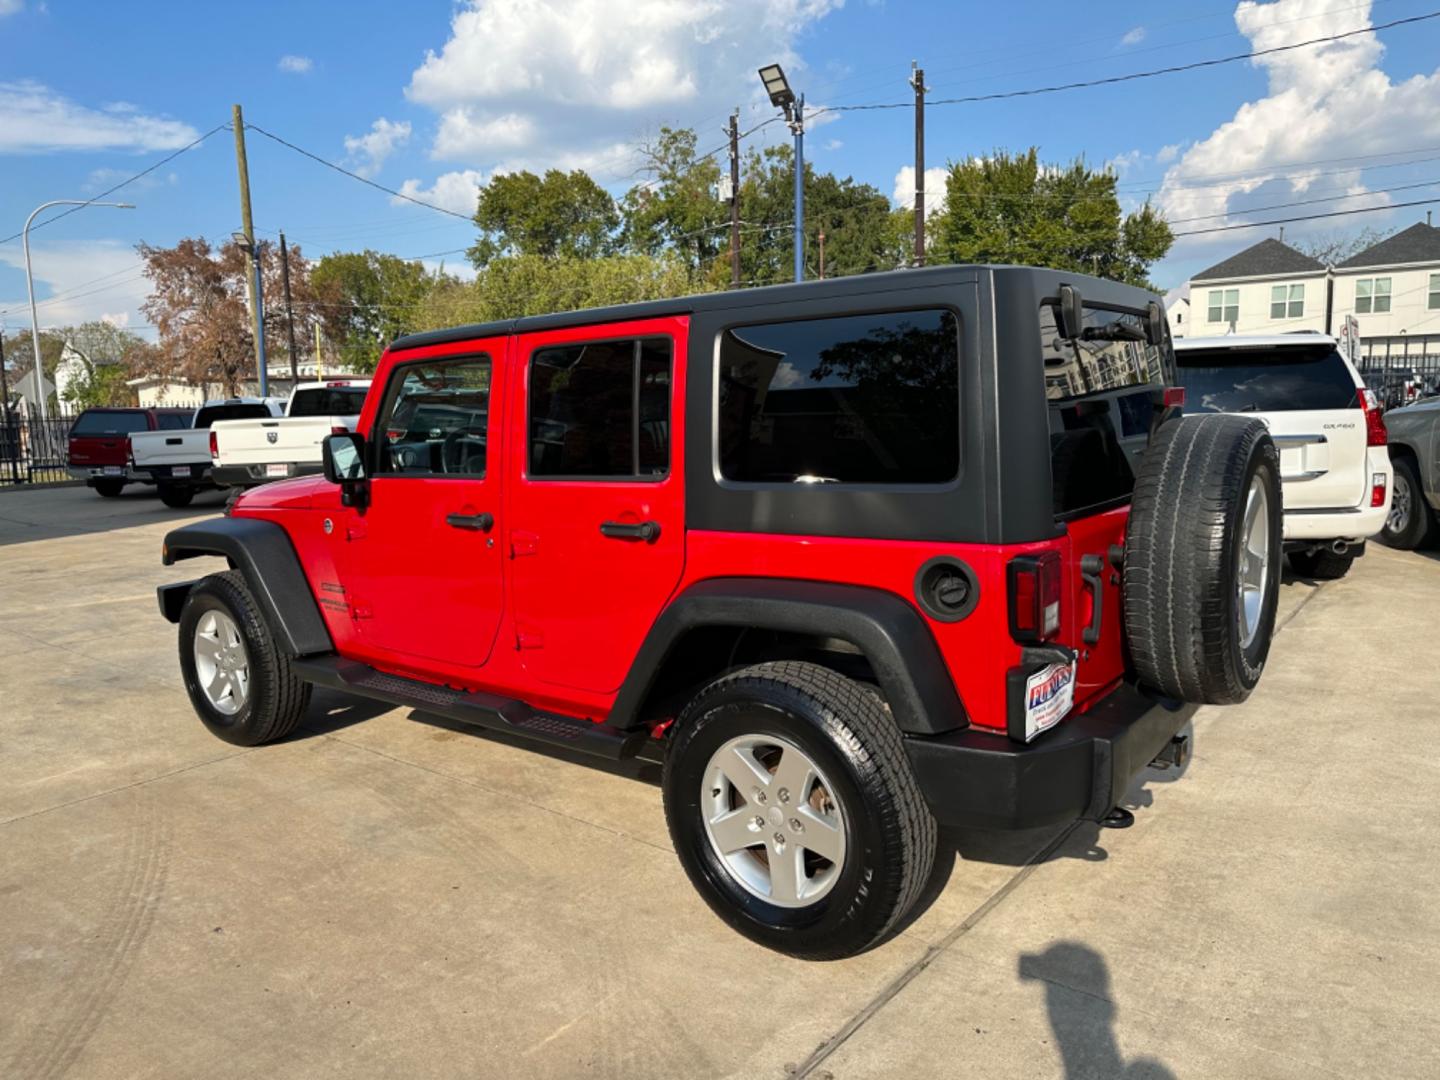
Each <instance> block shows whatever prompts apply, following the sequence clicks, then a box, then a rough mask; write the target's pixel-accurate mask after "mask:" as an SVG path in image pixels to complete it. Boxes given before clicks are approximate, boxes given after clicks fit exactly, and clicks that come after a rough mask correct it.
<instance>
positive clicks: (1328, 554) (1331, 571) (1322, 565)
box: [1290, 549, 1355, 581]
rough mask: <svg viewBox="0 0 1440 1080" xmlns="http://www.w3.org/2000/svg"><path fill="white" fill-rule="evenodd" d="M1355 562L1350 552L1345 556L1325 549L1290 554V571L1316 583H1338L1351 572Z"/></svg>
mask: <svg viewBox="0 0 1440 1080" xmlns="http://www.w3.org/2000/svg"><path fill="white" fill-rule="evenodd" d="M1354 562H1355V556H1354V555H1352V554H1351V553H1350V552H1348V551H1347V552H1346V553H1345V554H1344V555H1336V554H1335V552H1333V551H1325V550H1323V549H1320V550H1316V551H1292V552H1290V569H1291V570H1294V571H1295V573H1297V574H1299V575H1300V576H1301V577H1305V578H1313V579H1314V580H1316V581H1337V580H1339V579H1340V578H1342V577H1344V576H1345V575H1346V574H1348V573H1349V572H1350V567H1351V565H1352V564H1353V563H1354Z"/></svg>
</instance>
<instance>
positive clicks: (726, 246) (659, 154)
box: [620, 127, 730, 272]
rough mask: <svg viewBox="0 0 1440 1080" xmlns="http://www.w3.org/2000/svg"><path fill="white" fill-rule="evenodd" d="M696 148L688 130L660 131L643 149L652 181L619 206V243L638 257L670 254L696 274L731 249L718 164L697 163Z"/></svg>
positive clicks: (727, 209)
mask: <svg viewBox="0 0 1440 1080" xmlns="http://www.w3.org/2000/svg"><path fill="white" fill-rule="evenodd" d="M695 144H696V136H695V132H694V131H692V130H690V129H689V128H679V129H676V128H668V127H662V128H661V129H660V136H659V138H657V139H656V140H655V141H654V142H652V143H646V144H643V145H642V146H641V147H640V153H641V156H642V157H643V158H644V161H645V165H644V166H643V168H644V171H645V172H648V173H650V175H651V180H650V181H648V182H646V183H643V184H637V185H636V186H635V187H633V188H631V189H630V190H629V191H628V192H626V193H625V198H624V199H623V200H622V201H621V204H620V209H621V215H622V217H623V220H624V225H623V227H622V229H621V233H620V243H621V246H622V247H623V248H624V250H626V251H628V252H632V253H634V254H638V255H658V254H660V253H661V252H662V251H670V252H672V253H674V254H675V255H677V256H678V257H680V258H681V259H683V260H684V261H685V262H686V263H687V264H688V265H689V266H690V268H691V269H692V270H695V271H697V272H698V271H702V270H703V269H705V268H706V267H708V266H709V265H710V264H711V263H712V262H714V261H715V260H716V259H717V258H719V257H720V256H721V255H723V254H725V253H727V252H729V250H730V234H729V232H728V230H727V226H728V224H729V222H730V204H729V203H728V202H721V201H720V200H719V199H717V198H716V185H717V184H718V183H719V182H720V163H719V162H718V161H717V160H716V159H715V158H714V157H707V158H703V159H697V158H696V150H695Z"/></svg>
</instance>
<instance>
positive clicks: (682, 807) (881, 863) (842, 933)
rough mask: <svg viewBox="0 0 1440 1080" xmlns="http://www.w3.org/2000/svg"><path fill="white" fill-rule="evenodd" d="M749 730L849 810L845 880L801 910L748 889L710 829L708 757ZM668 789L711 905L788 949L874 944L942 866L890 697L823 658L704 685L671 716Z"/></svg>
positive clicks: (674, 836) (690, 862) (811, 953)
mask: <svg viewBox="0 0 1440 1080" xmlns="http://www.w3.org/2000/svg"><path fill="white" fill-rule="evenodd" d="M753 734H759V735H779V736H783V737H784V738H785V739H787V740H789V741H790V742H791V743H793V744H795V745H796V746H798V747H799V748H800V749H801V750H802V751H803V752H804V753H805V754H806V755H808V756H809V757H810V758H811V759H812V760H813V761H814V762H815V763H816V764H817V765H818V766H819V767H820V769H821V771H822V772H823V773H824V774H825V775H826V776H827V777H828V778H829V780H830V782H831V784H832V785H833V787H834V788H835V790H834V791H832V793H831V794H832V796H833V797H834V798H835V799H836V800H837V801H838V803H839V806H840V808H841V811H842V815H843V818H844V821H845V827H846V854H845V858H844V863H843V865H842V867H841V870H840V874H839V877H838V878H837V879H836V881H835V884H834V886H833V887H832V888H831V890H830V891H829V892H828V893H826V894H825V895H824V896H822V897H821V898H820V899H819V900H817V901H816V902H815V903H813V904H810V905H808V906H805V907H791V908H786V907H777V906H775V905H774V904H771V903H768V902H766V901H765V900H763V899H761V898H760V897H758V896H756V895H754V894H752V893H750V892H748V891H746V890H745V889H744V888H743V887H742V886H741V885H740V884H739V883H737V882H736V881H735V879H734V878H733V876H732V875H731V873H730V871H729V870H728V869H727V868H726V867H725V865H724V863H723V862H722V861H721V860H720V858H719V856H718V855H716V853H715V850H714V848H713V847H712V845H711V844H710V842H709V839H708V837H707V835H706V831H705V823H704V820H703V818H702V813H703V811H702V806H701V792H702V786H703V784H704V777H705V770H706V768H707V766H708V764H709V762H710V759H711V756H712V755H713V754H714V753H715V751H716V750H717V749H718V748H719V747H721V746H723V745H724V744H725V743H726V742H727V741H728V740H730V739H732V738H735V737H737V736H741V735H753ZM663 788H664V798H665V817H666V821H667V823H668V824H669V827H670V838H671V840H672V842H673V843H674V845H675V851H676V853H677V854H678V855H679V856H680V862H681V864H682V865H683V866H684V868H685V872H686V874H688V875H689V877H690V881H691V883H692V884H694V886H695V888H696V890H697V891H698V892H699V893H700V895H701V896H702V897H704V899H705V902H706V903H708V904H709V905H710V907H711V908H712V909H713V910H714V911H715V913H716V914H717V915H719V916H720V918H722V919H724V920H725V921H726V922H727V923H729V924H730V926H732V927H734V928H735V929H736V930H738V931H739V932H740V933H742V934H744V935H745V936H746V937H748V938H750V939H752V940H753V941H757V942H759V943H760V944H762V945H766V946H768V947H770V948H772V949H776V950H778V951H780V952H783V953H788V954H789V955H791V956H796V957H801V958H804V959H811V960H830V959H838V958H841V957H845V956H851V955H854V954H855V953H858V952H862V951H863V950H865V949H867V948H869V947H870V946H872V945H874V944H875V943H876V942H877V941H879V940H881V939H882V938H884V937H885V936H886V935H887V934H888V933H889V932H890V931H891V930H892V929H893V928H894V927H895V926H896V924H897V923H899V922H900V920H901V919H903V918H904V917H905V915H906V913H907V912H908V911H909V910H910V908H911V907H912V906H913V905H914V903H915V901H916V899H917V898H918V897H919V895H920V893H921V890H922V889H923V888H924V886H925V883H926V881H927V880H928V878H929V876H930V871H931V867H932V865H933V863H934V859H935V844H936V839H935V837H936V833H935V819H934V818H933V817H932V816H931V814H930V809H929V807H928V806H927V805H926V803H925V799H924V796H923V795H921V793H920V789H919V786H918V785H917V783H916V781H915V775H914V773H913V772H912V770H911V768H910V762H909V759H908V757H907V756H906V753H905V747H904V740H903V738H902V736H901V734H900V730H899V728H898V727H896V725H895V721H894V719H893V718H892V717H891V715H890V711H889V709H888V708H887V707H886V705H885V703H884V699H883V698H882V697H881V696H880V695H879V694H878V693H876V692H875V691H874V690H873V689H872V688H869V687H865V686H863V685H862V684H860V683H857V682H855V681H853V680H851V679H847V678H846V677H844V676H843V675H840V674H838V673H836V672H834V671H831V670H830V669H829V668H825V667H821V666H820V665H818V664H809V663H801V662H798V661H785V662H775V663H765V664H757V665H755V666H753V667H747V668H743V669H741V670H739V671H736V672H733V673H731V674H729V675H726V676H724V677H722V678H720V679H717V680H716V681H715V682H713V683H711V684H710V685H709V686H707V687H706V688H705V689H704V690H702V691H701V692H700V693H699V694H698V695H697V696H696V697H695V699H694V700H693V701H691V702H690V704H689V705H688V706H686V708H685V709H684V711H683V712H682V713H681V715H680V717H679V719H678V720H677V721H676V723H675V728H674V731H673V733H672V735H671V740H670V746H669V748H668V752H667V755H666V758H665V769H664V780H663Z"/></svg>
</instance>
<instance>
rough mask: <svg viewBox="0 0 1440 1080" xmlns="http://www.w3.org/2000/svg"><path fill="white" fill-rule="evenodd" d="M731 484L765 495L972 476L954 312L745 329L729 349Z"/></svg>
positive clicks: (727, 464)
mask: <svg viewBox="0 0 1440 1080" xmlns="http://www.w3.org/2000/svg"><path fill="white" fill-rule="evenodd" d="M719 443H720V472H721V475H722V476H724V477H725V478H726V479H727V480H738V481H746V482H755V483H771V482H773V483H804V484H815V483H854V484H942V483H946V482H947V481H950V480H953V479H955V477H956V476H958V475H959V472H960V338H959V324H958V322H957V320H956V318H955V316H954V315H953V314H952V313H950V312H949V311H943V310H936V311H903V312H884V313H879V314H874V315H847V316H841V317H838V318H830V319H806V320H801V321H796V322H784V323H767V324H763V325H757V326H741V327H734V328H732V329H730V330H727V331H725V333H724V335H723V336H722V337H721V341H720V400H719Z"/></svg>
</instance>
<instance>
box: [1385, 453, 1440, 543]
mask: <svg viewBox="0 0 1440 1080" xmlns="http://www.w3.org/2000/svg"><path fill="white" fill-rule="evenodd" d="M1394 465H1395V480H1394V483H1395V490H1394V491H1392V492H1391V493H1390V514H1389V516H1388V517H1386V519H1385V528H1383V529H1382V530H1381V531H1380V540H1381V541H1382V542H1383V543H1385V544H1388V545H1389V546H1390V547H1393V548H1401V549H1403V550H1405V551H1413V550H1414V549H1415V548H1417V547H1420V546H1421V545H1423V544H1426V543H1429V542H1430V541H1432V540H1433V539H1434V538H1435V533H1436V528H1435V520H1434V515H1433V514H1431V512H1430V507H1429V504H1427V503H1426V502H1425V489H1424V488H1423V487H1422V486H1421V484H1420V474H1419V473H1418V472H1417V471H1416V469H1415V464H1414V462H1412V461H1411V460H1410V459H1409V458H1407V457H1399V458H1396V459H1395V461H1394Z"/></svg>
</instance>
